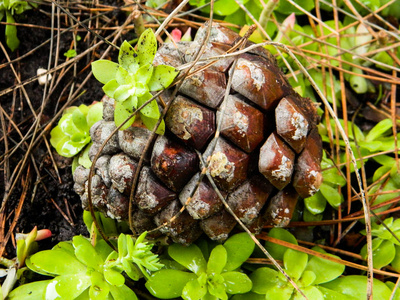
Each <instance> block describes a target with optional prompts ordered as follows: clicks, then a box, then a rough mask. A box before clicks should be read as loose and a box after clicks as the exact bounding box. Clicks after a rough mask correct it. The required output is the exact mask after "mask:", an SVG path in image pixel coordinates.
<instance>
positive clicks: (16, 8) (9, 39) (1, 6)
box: [0, 0, 37, 51]
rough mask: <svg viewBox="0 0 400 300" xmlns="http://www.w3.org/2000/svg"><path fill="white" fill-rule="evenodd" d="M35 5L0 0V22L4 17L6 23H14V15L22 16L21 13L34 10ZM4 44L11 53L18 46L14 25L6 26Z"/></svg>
mask: <svg viewBox="0 0 400 300" xmlns="http://www.w3.org/2000/svg"><path fill="white" fill-rule="evenodd" d="M36 7H37V4H36V3H32V2H31V3H28V2H26V1H20V0H0V21H1V20H2V19H3V18H4V16H6V22H7V23H15V19H14V15H19V14H22V13H23V12H25V11H27V10H30V9H32V8H36ZM5 36H6V43H7V46H8V48H10V50H11V51H14V50H15V49H17V48H18V46H19V43H20V41H19V39H18V37H17V27H16V26H15V25H11V24H8V25H6V31H5Z"/></svg>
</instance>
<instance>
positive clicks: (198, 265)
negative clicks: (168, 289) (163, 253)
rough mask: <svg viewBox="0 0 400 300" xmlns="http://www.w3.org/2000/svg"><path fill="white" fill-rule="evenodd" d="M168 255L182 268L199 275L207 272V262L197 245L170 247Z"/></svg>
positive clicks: (173, 245)
mask: <svg viewBox="0 0 400 300" xmlns="http://www.w3.org/2000/svg"><path fill="white" fill-rule="evenodd" d="M168 254H169V256H171V257H172V258H173V259H174V260H176V261H177V262H178V263H180V264H181V265H182V266H184V267H186V268H187V269H189V270H190V271H192V272H193V273H195V274H197V275H199V274H200V273H202V272H205V271H206V261H205V259H204V257H203V253H201V250H200V248H199V247H197V246H196V245H194V244H192V245H190V246H183V245H180V244H172V245H171V246H169V247H168Z"/></svg>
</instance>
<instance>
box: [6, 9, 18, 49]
mask: <svg viewBox="0 0 400 300" xmlns="http://www.w3.org/2000/svg"><path fill="white" fill-rule="evenodd" d="M6 20H7V23H15V20H14V18H13V16H12V15H11V13H10V12H9V11H8V10H6ZM6 43H7V46H8V48H10V50H11V51H14V50H15V49H17V48H18V46H19V39H18V37H17V27H16V26H15V25H6Z"/></svg>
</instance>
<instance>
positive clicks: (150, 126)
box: [140, 113, 165, 135]
mask: <svg viewBox="0 0 400 300" xmlns="http://www.w3.org/2000/svg"><path fill="white" fill-rule="evenodd" d="M140 119H141V120H142V122H143V123H144V125H146V127H147V129H149V130H154V127H155V126H156V125H157V123H158V119H153V118H148V117H146V116H145V115H142V114H141V113H140ZM156 133H157V134H160V135H163V134H164V133H165V122H164V120H161V123H160V125H159V126H158V128H157V130H156Z"/></svg>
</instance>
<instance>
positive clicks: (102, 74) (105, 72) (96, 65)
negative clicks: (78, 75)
mask: <svg viewBox="0 0 400 300" xmlns="http://www.w3.org/2000/svg"><path fill="white" fill-rule="evenodd" d="M118 68H119V66H118V64H117V63H115V62H112V61H109V60H105V59H102V60H97V61H94V62H92V71H93V75H94V77H95V78H96V79H97V80H98V81H100V82H101V83H102V84H107V83H108V82H109V81H111V80H113V79H115V77H116V74H117V71H118Z"/></svg>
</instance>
